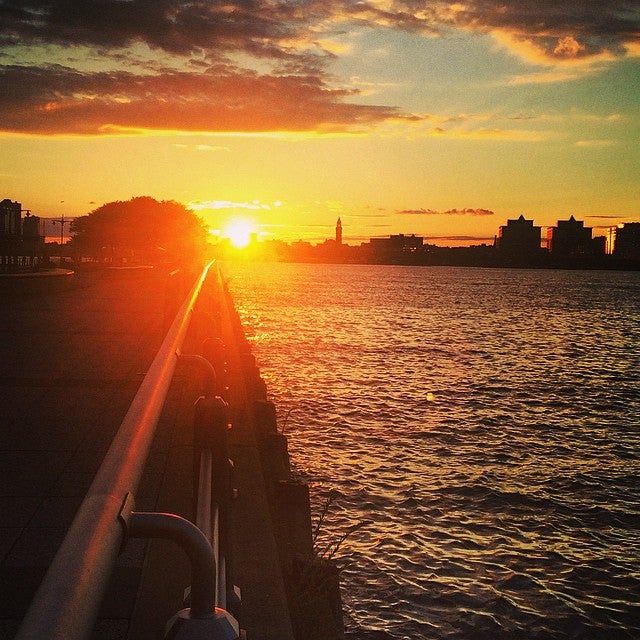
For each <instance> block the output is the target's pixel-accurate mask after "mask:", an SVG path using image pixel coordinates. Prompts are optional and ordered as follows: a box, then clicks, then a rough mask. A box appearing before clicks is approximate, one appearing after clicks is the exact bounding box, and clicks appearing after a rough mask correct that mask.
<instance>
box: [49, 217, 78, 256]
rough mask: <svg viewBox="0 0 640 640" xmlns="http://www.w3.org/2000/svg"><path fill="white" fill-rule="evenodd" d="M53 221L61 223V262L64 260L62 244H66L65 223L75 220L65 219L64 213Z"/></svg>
mask: <svg viewBox="0 0 640 640" xmlns="http://www.w3.org/2000/svg"><path fill="white" fill-rule="evenodd" d="M51 222H52V223H53V224H59V225H60V262H62V245H63V244H64V225H65V224H71V223H72V222H73V221H72V220H65V219H64V215H62V216H60V217H59V218H53V219H52V220H51Z"/></svg>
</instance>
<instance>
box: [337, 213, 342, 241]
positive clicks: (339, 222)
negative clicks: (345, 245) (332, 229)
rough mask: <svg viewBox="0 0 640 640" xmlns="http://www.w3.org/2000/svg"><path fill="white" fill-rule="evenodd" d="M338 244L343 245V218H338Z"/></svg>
mask: <svg viewBox="0 0 640 640" xmlns="http://www.w3.org/2000/svg"><path fill="white" fill-rule="evenodd" d="M336 244H337V245H338V246H341V245H342V220H340V218H338V222H336Z"/></svg>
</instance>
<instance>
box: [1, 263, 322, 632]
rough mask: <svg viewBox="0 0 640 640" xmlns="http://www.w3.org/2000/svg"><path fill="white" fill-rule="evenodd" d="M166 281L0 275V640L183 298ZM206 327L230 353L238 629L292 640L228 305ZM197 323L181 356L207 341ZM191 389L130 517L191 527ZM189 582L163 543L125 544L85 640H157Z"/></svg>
mask: <svg viewBox="0 0 640 640" xmlns="http://www.w3.org/2000/svg"><path fill="white" fill-rule="evenodd" d="M175 280H176V279H175V278H174V279H173V281H174V282H175ZM167 282H168V280H167V277H166V275H163V274H161V273H159V272H158V271H157V270H156V271H151V270H108V271H101V272H92V273H91V272H87V273H79V274H74V275H65V274H57V276H55V277H53V276H50V277H48V278H37V277H36V278H26V277H25V278H19V279H18V278H11V277H8V278H0V640H5V639H7V640H8V639H9V638H13V637H14V635H15V633H16V631H17V629H18V627H19V624H20V621H21V619H22V617H23V616H24V614H25V611H26V609H27V607H28V605H29V603H30V601H31V599H32V598H33V595H34V593H35V590H36V589H37V587H38V585H39V583H40V581H41V579H42V577H43V576H44V574H45V572H46V570H47V567H48V565H49V563H50V562H51V560H52V558H53V556H54V555H55V552H56V550H57V548H58V546H59V544H60V542H61V541H62V539H63V537H64V535H65V533H66V531H67V529H68V527H69V525H70V523H71V521H72V519H73V517H74V514H75V513H76V510H77V508H78V506H79V505H80V503H81V501H82V499H83V497H84V495H85V493H86V491H87V489H88V487H89V485H90V483H91V481H92V480H93V478H94V476H95V473H96V471H97V469H98V468H99V466H100V463H101V462H102V459H103V456H104V454H105V452H106V451H107V449H108V447H109V445H110V443H111V441H112V439H113V436H114V434H115V433H116V431H117V429H118V427H119V426H120V424H121V422H122V419H123V417H124V415H125V413H126V411H127V409H128V407H129V405H130V403H131V401H132V399H133V397H134V395H135V393H136V391H137V389H138V386H139V385H140V382H141V381H142V379H143V376H144V374H145V372H146V369H147V367H148V365H149V364H150V363H151V361H152V359H153V357H154V356H155V354H156V352H157V350H158V348H159V346H160V344H161V342H162V339H163V337H164V334H165V333H166V329H167V328H168V324H169V323H168V321H169V319H171V318H173V316H174V313H175V311H176V307H177V301H178V297H180V301H181V299H182V297H181V296H176V293H175V287H174V286H168V284H167ZM223 306H224V305H223ZM195 317H196V318H197V317H198V316H197V315H196V316H195ZM201 317H202V318H205V319H206V321H208V322H211V321H213V322H215V323H216V324H217V325H218V327H219V329H220V331H221V333H222V338H223V339H224V340H225V343H226V344H227V346H228V347H229V345H231V347H229V354H228V356H229V362H230V367H231V370H230V371H231V374H230V375H231V378H232V379H233V380H234V383H233V384H232V385H231V387H232V388H231V391H230V403H231V407H230V410H231V412H232V414H233V416H234V428H233V429H232V438H231V442H230V454H231V457H232V458H233V459H234V462H235V486H236V487H237V488H238V490H239V495H238V499H237V500H236V501H235V502H234V506H233V511H234V515H233V517H232V520H233V525H232V526H233V532H232V537H233V547H234V552H235V554H236V556H237V558H236V559H235V560H234V565H235V572H234V573H235V576H234V581H235V584H238V585H240V587H241V588H242V626H243V629H245V630H246V631H247V638H249V640H252V639H254V638H259V639H260V640H291V638H292V631H291V622H290V620H289V611H288V606H287V602H286V596H285V592H284V584H283V578H282V574H281V570H280V565H279V561H278V551H277V549H276V541H275V538H274V529H273V523H272V515H271V510H270V506H269V504H268V498H267V492H266V490H265V484H264V483H265V480H264V478H263V474H262V470H261V462H260V452H259V450H258V446H257V443H256V437H255V434H254V425H253V416H252V409H251V407H252V400H251V398H250V394H249V395H248V394H247V389H246V388H245V385H244V381H243V380H244V374H243V373H242V371H243V368H242V365H241V360H242V358H241V357H240V354H239V353H238V351H237V346H236V345H234V343H235V342H236V336H235V334H234V332H235V331H236V330H237V327H236V328H234V326H235V325H234V323H233V322H232V321H231V319H230V316H229V314H228V310H226V309H222V308H219V309H218V311H215V310H214V311H213V312H212V313H211V314H209V316H208V317H206V314H205V315H203V316H201ZM193 324H194V330H193V331H191V332H190V338H189V341H188V342H187V344H186V345H185V347H184V348H183V352H184V353H195V352H197V351H198V346H199V344H200V343H201V341H202V335H200V334H199V332H198V326H199V323H198V321H197V320H196V321H195V322H194V323H193ZM234 347H235V348H234ZM200 393H201V379H200V376H199V375H198V374H196V373H194V371H193V369H191V368H190V367H189V366H188V365H179V366H178V369H177V371H176V374H175V375H174V382H173V384H172V386H171V389H170V392H169V396H168V398H167V401H166V403H165V407H164V410H163V413H162V416H161V419H160V423H159V425H158V430H157V432H156V437H155V439H154V442H153V446H152V450H151V455H150V458H149V461H148V463H147V466H146V469H145V473H144V475H143V478H142V482H141V486H140V488H139V491H138V492H137V495H136V509H137V510H152V511H166V512H171V513H176V514H178V515H182V516H184V517H187V518H189V519H193V503H194V499H193V489H192V486H193V482H192V480H193V456H194V451H193V434H192V428H191V427H192V423H193V403H194V400H195V398H196V397H197V396H198V395H199V394H200ZM309 527H310V523H309ZM189 574H190V571H189V567H188V563H187V562H186V557H185V555H184V553H183V552H182V551H180V550H179V549H177V548H176V547H175V546H174V545H173V544H172V543H169V542H163V541H153V542H150V543H149V542H146V541H140V540H131V541H129V543H128V544H127V547H126V550H125V552H124V553H123V554H122V555H121V556H120V558H119V560H118V563H117V566H116V569H115V572H114V574H113V576H112V580H111V584H110V586H109V588H108V590H107V594H106V597H105V601H104V604H103V606H102V610H101V612H100V615H99V620H98V623H97V626H96V628H95V631H94V634H93V638H92V640H130V639H135V640H152V639H154V640H155V639H157V638H162V637H163V635H164V626H165V623H166V621H167V620H168V619H169V618H170V617H171V616H172V615H173V614H174V613H175V612H176V611H177V610H178V609H179V608H181V606H182V595H183V590H184V588H185V587H186V586H187V585H188V584H189V583H190V575H189ZM236 577H237V581H236Z"/></svg>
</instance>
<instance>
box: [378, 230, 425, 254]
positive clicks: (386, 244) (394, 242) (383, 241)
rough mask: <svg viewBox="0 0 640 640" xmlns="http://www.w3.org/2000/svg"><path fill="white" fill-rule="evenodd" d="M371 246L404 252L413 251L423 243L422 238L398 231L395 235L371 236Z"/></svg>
mask: <svg viewBox="0 0 640 640" xmlns="http://www.w3.org/2000/svg"><path fill="white" fill-rule="evenodd" d="M370 242H371V246H372V247H374V248H376V249H381V250H383V251H402V252H404V253H413V252H415V251H417V250H418V249H421V248H422V246H423V244H424V238H421V237H420V236H416V235H415V234H413V233H412V234H411V235H410V236H405V235H404V233H400V234H398V235H395V236H389V237H388V238H371V240H370Z"/></svg>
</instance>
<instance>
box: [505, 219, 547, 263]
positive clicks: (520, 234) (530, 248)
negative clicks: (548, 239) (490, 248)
mask: <svg viewBox="0 0 640 640" xmlns="http://www.w3.org/2000/svg"><path fill="white" fill-rule="evenodd" d="M496 249H498V250H499V251H500V252H501V253H504V254H510V255H516V256H522V255H532V254H536V253H539V252H540V227H534V226H533V220H525V217H524V216H522V215H521V216H520V217H519V218H518V219H517V220H507V224H506V226H502V227H500V230H499V231H498V237H497V238H496Z"/></svg>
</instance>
